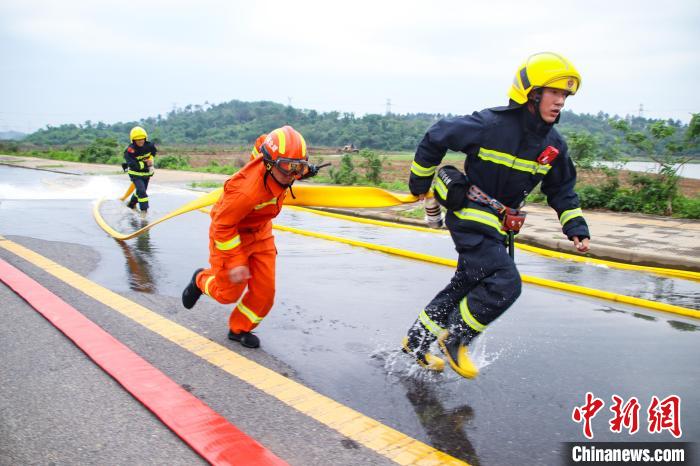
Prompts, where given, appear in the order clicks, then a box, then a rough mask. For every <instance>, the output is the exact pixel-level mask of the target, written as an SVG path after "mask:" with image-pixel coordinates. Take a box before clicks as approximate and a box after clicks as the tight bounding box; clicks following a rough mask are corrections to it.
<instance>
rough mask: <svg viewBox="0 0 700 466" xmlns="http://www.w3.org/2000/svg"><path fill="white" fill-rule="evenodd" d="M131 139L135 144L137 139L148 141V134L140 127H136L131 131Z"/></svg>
mask: <svg viewBox="0 0 700 466" xmlns="http://www.w3.org/2000/svg"><path fill="white" fill-rule="evenodd" d="M129 139H131V142H134V141H135V140H136V139H148V133H146V130H145V129H143V128H141V127H140V126H134V127H133V128H131V131H129Z"/></svg>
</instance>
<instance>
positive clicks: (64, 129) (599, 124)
mask: <svg viewBox="0 0 700 466" xmlns="http://www.w3.org/2000/svg"><path fill="white" fill-rule="evenodd" d="M446 116H452V115H442V114H429V113H415V114H402V115H398V114H387V115H377V114H370V115H364V116H361V117H358V116H356V115H355V114H354V113H347V112H345V113H342V112H336V111H333V112H324V113H321V112H317V111H316V110H307V109H298V108H294V107H291V106H286V105H282V104H278V103H274V102H266V101H263V102H242V101H238V100H232V101H230V102H225V103H221V104H215V105H211V104H208V103H205V104H204V105H187V106H186V107H184V108H178V109H174V110H172V111H170V112H168V113H167V114H166V115H157V116H155V117H149V118H145V119H143V120H140V121H129V122H119V123H114V124H106V123H103V122H99V123H93V122H91V121H86V122H84V123H82V124H64V125H60V126H47V127H46V128H43V129H40V130H38V131H36V132H34V133H32V134H30V135H28V136H27V137H26V138H25V139H24V140H23V141H22V143H25V144H26V143H28V144H34V145H40V146H67V145H70V146H88V145H90V144H93V143H94V141H96V140H97V139H114V140H116V141H118V143H120V144H122V145H124V144H127V143H128V134H129V130H130V129H131V128H132V127H133V126H135V125H141V126H144V127H145V128H146V130H147V131H148V132H149V136H150V139H151V140H152V141H154V142H156V143H160V144H166V145H191V144H197V145H201V144H222V145H247V144H250V143H251V142H252V141H254V140H255V138H256V137H257V136H259V135H260V134H262V133H264V132H267V131H269V130H270V129H271V128H277V127H279V126H282V125H285V124H289V125H292V126H294V127H295V128H296V129H297V130H299V131H300V132H301V133H302V134H304V137H305V138H306V139H307V141H308V143H309V144H310V145H311V146H326V147H341V146H343V145H345V144H354V145H355V146H357V147H360V148H368V149H375V150H408V151H411V150H414V149H415V147H416V145H417V144H418V142H419V141H420V139H421V138H422V137H423V135H424V133H425V131H426V130H427V129H428V127H430V125H432V124H433V123H434V122H435V121H437V120H439V119H440V118H443V117H446ZM616 119H620V118H619V117H617V116H611V115H609V114H607V113H603V112H600V113H598V114H596V115H590V114H577V113H574V112H571V111H564V113H563V114H562V119H561V124H560V125H559V128H560V130H561V131H562V132H563V133H564V134H567V133H568V134H575V135H582V136H583V137H587V136H588V135H590V137H592V138H594V139H595V140H596V142H597V144H598V145H599V146H600V147H608V146H612V145H613V144H618V146H619V150H621V151H622V152H624V153H627V154H633V153H635V151H636V149H637V148H636V147H635V146H634V145H633V144H631V143H630V142H628V141H626V140H622V141H621V142H620V141H618V139H619V137H618V135H617V133H616V130H615V128H613V127H611V126H610V124H609V121H610V120H616ZM624 120H625V121H626V122H627V124H628V125H629V127H630V130H631V131H633V132H634V131H637V132H639V131H644V129H645V128H647V127H649V126H650V125H652V124H654V123H657V122H659V121H661V122H663V123H664V124H665V125H667V126H669V127H673V128H675V132H674V134H673V136H672V138H675V139H677V140H678V141H682V140H684V136H685V132H686V131H687V130H688V126H687V125H684V124H682V123H681V122H680V121H677V120H654V119H646V118H639V117H627V118H625V119H624ZM659 148H660V146H659V147H656V146H653V147H652V149H659ZM685 150H686V153H691V154H697V153H699V152H700V144H694V145H691V146H686V148H685ZM603 155H604V154H603Z"/></svg>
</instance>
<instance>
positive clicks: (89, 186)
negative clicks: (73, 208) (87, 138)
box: [0, 176, 128, 200]
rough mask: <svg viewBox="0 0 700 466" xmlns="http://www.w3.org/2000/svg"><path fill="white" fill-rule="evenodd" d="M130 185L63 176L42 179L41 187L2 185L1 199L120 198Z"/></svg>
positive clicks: (95, 177) (107, 180) (99, 179)
mask: <svg viewBox="0 0 700 466" xmlns="http://www.w3.org/2000/svg"><path fill="white" fill-rule="evenodd" d="M127 186H128V184H127V183H125V181H124V180H120V181H116V180H113V179H110V178H107V177H97V176H90V177H77V176H62V177H57V178H49V179H42V180H41V186H40V187H37V186H21V185H20V186H17V185H11V184H8V183H0V198H2V199H6V200H64V199H97V198H100V197H119V196H121V195H122V194H123V193H124V191H125V190H126V188H127Z"/></svg>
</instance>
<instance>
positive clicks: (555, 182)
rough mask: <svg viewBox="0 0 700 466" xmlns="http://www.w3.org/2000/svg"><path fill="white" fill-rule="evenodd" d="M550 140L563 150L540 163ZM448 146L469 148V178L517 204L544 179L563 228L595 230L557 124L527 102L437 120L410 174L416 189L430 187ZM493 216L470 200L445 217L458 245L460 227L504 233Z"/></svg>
mask: <svg viewBox="0 0 700 466" xmlns="http://www.w3.org/2000/svg"><path fill="white" fill-rule="evenodd" d="M547 146H553V147H555V148H557V149H558V150H559V156H558V157H557V158H556V159H555V160H554V161H553V162H552V163H551V165H550V164H542V165H541V164H539V163H537V157H538V156H539V155H540V154H541V153H542V151H543V150H544V149H545V148H546V147H547ZM447 150H452V151H455V152H463V153H465V154H466V155H467V158H466V160H465V162H464V170H465V172H466V173H467V176H468V177H469V180H470V182H471V183H474V184H476V185H477V186H478V187H479V188H481V190H483V191H484V192H485V193H487V194H488V195H490V196H491V197H494V198H496V199H498V200H499V201H500V202H502V203H503V204H504V205H506V206H508V207H511V208H514V209H517V208H518V207H519V206H520V205H521V203H522V201H523V200H524V199H525V197H526V196H527V195H528V194H529V193H530V192H532V190H533V189H534V188H535V187H536V186H537V184H538V183H540V182H542V188H541V190H542V192H543V193H544V194H545V195H546V196H547V202H548V204H549V205H550V206H551V207H552V208H553V209H554V210H555V211H556V212H557V216H558V217H559V219H560V221H561V224H562V231H563V232H564V234H565V235H566V236H567V237H569V238H570V239H571V237H573V236H579V237H580V238H583V237H589V236H590V235H589V232H588V226H587V225H586V221H585V220H584V218H583V215H582V212H581V209H580V207H579V200H578V196H577V195H576V193H575V192H574V186H575V184H576V169H575V167H574V164H573V161H572V160H571V158H570V157H569V154H568V149H567V145H566V142H565V141H564V139H563V138H562V137H561V136H560V135H559V133H558V132H557V131H556V130H555V129H554V128H553V125H548V124H545V123H544V122H543V121H542V120H539V119H538V118H537V117H535V116H534V115H532V114H531V113H530V112H529V111H528V110H527V108H526V107H524V106H510V107H495V108H490V109H486V110H482V111H480V112H474V113H473V114H472V115H467V116H462V117H455V118H444V119H442V120H440V121H438V122H437V123H435V124H434V125H433V126H432V127H431V128H430V129H429V130H428V132H427V133H426V134H425V136H424V137H423V140H422V141H421V142H420V144H419V145H418V148H417V150H416V155H415V158H414V161H413V165H412V167H411V174H410V179H409V188H410V189H411V192H412V193H413V194H415V195H418V194H423V193H426V192H428V190H429V189H430V185H431V183H432V179H433V174H434V172H435V169H436V168H437V166H438V165H440V163H441V162H442V159H443V157H444V156H445V153H446V152H447ZM494 219H496V220H497V217H495V215H494V212H493V211H492V210H491V209H490V208H488V207H485V206H482V205H479V204H476V203H474V202H471V201H466V200H465V204H464V206H463V208H462V209H461V210H458V211H449V212H448V213H447V218H446V223H447V226H448V228H450V231H451V232H452V236H453V238H454V239H455V242H456V243H458V246H459V236H460V234H461V233H464V234H467V233H469V232H478V233H482V234H485V235H488V236H491V237H494V238H502V237H503V235H504V233H503V232H502V231H501V229H500V226H499V224H498V223H497V221H495V220H494Z"/></svg>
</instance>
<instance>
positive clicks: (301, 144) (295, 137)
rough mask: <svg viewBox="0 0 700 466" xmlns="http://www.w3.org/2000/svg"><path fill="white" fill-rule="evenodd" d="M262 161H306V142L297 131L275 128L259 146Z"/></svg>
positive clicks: (289, 128) (287, 127) (289, 127)
mask: <svg viewBox="0 0 700 466" xmlns="http://www.w3.org/2000/svg"><path fill="white" fill-rule="evenodd" d="M260 152H262V154H263V159H265V160H266V161H268V162H274V161H275V160H277V159H278V158H285V159H297V160H308V159H309V157H308V156H307V155H306V141H304V136H302V135H301V134H300V133H299V132H298V131H297V130H295V129H294V128H292V127H291V126H283V127H281V128H277V129H275V130H273V131H270V133H269V134H268V135H267V137H265V141H264V142H263V143H262V145H261V146H260Z"/></svg>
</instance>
